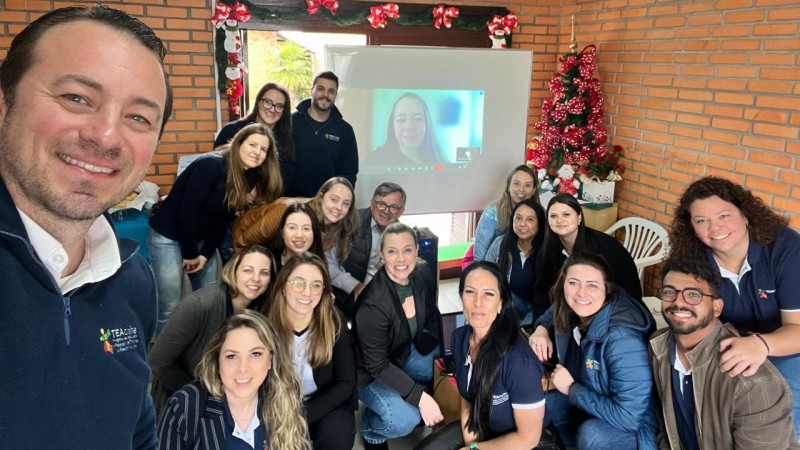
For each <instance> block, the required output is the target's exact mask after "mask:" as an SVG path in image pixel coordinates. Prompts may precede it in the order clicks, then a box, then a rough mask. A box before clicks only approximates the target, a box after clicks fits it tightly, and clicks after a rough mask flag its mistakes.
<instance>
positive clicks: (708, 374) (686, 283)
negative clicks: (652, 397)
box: [650, 259, 800, 450]
mask: <svg viewBox="0 0 800 450" xmlns="http://www.w3.org/2000/svg"><path fill="white" fill-rule="evenodd" d="M720 284H721V281H720V276H719V272H718V271H716V270H714V269H712V268H711V266H710V265H709V264H708V262H707V261H700V260H697V261H693V260H683V259H669V260H667V261H666V262H665V263H664V268H663V269H662V272H661V285H662V287H661V289H659V290H658V297H659V298H660V299H661V313H662V314H663V315H664V319H665V320H666V322H667V324H668V325H669V327H668V328H664V329H661V330H659V331H657V332H656V333H654V334H653V336H652V337H651V339H650V366H651V368H652V369H653V380H654V382H655V384H656V390H657V392H658V397H659V398H660V403H661V404H660V405H659V406H660V407H657V408H656V409H657V411H658V413H659V414H658V417H659V434H658V440H659V445H660V447H661V448H671V449H684V450H697V449H710V448H731V449H732V448H758V449H760V450H764V449H775V450H777V449H800V444H798V442H797V438H796V434H795V430H794V424H793V423H792V397H791V393H790V391H789V387H788V385H787V384H786V381H785V380H784V379H783V377H782V376H781V374H780V372H778V370H777V369H776V368H775V366H774V365H772V363H771V362H769V361H766V362H765V363H764V364H763V365H762V366H761V367H759V369H758V371H757V372H756V373H755V374H754V375H753V376H750V377H745V376H744V375H737V376H735V377H732V376H730V375H729V374H727V373H725V372H722V371H721V370H720V355H721V353H720V349H721V348H722V347H723V346H724V343H722V344H721V342H722V341H723V340H725V339H727V338H730V337H736V336H738V335H739V334H738V333H737V331H736V328H735V327H733V326H731V325H730V324H726V325H723V324H722V322H720V320H719V319H718V317H719V315H720V313H721V312H722V306H723V299H722V298H721V295H720ZM749 339H753V340H756V341H759V342H760V343H761V345H764V346H766V347H767V351H769V347H768V345H767V342H766V341H765V340H764V339H763V338H762V337H761V336H760V335H758V334H752V335H751V336H750V337H749ZM726 356H727V354H726Z"/></svg>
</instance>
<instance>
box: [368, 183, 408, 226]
mask: <svg viewBox="0 0 800 450" xmlns="http://www.w3.org/2000/svg"><path fill="white" fill-rule="evenodd" d="M381 202H383V203H385V204H386V205H387V207H386V208H385V209H384V210H383V211H381V210H380V208H379V207H378V206H379V205H380V203H381ZM392 209H394V210H395V212H392ZM404 209H405V207H404V206H403V195H402V194H401V193H399V192H392V193H391V194H388V195H384V196H383V197H380V196H378V197H375V198H374V199H373V200H372V202H370V211H371V212H372V218H373V219H375V223H377V224H378V228H380V229H381V230H383V229H384V228H386V227H388V226H389V225H391V224H393V223H395V222H397V219H399V218H400V216H401V215H402V214H403V210H404Z"/></svg>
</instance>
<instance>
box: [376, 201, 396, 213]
mask: <svg viewBox="0 0 800 450" xmlns="http://www.w3.org/2000/svg"><path fill="white" fill-rule="evenodd" d="M372 203H375V206H376V207H377V208H378V211H386V210H387V209H388V210H389V212H390V213H392V214H397V213H399V212H400V210H401V209H403V207H402V206H400V205H390V204H388V203H386V202H384V201H380V200H378V201H375V200H373V201H372Z"/></svg>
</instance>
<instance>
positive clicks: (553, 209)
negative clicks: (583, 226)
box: [547, 203, 581, 239]
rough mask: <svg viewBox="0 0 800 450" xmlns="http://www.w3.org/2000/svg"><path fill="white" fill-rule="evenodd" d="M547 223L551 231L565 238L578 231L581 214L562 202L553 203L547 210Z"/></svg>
mask: <svg viewBox="0 0 800 450" xmlns="http://www.w3.org/2000/svg"><path fill="white" fill-rule="evenodd" d="M547 223H548V225H549V226H550V229H551V230H552V231H553V233H555V234H557V235H558V236H559V237H560V238H562V239H565V238H568V237H572V236H574V235H576V234H577V233H578V225H579V224H580V223H581V214H578V213H576V212H575V210H573V209H572V208H570V207H569V205H565V204H563V203H553V204H552V205H551V206H550V209H549V210H548V211H547Z"/></svg>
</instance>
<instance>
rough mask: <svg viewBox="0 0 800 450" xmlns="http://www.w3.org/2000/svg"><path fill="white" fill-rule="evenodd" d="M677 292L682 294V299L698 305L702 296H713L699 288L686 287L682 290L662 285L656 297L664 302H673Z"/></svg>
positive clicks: (676, 297)
mask: <svg viewBox="0 0 800 450" xmlns="http://www.w3.org/2000/svg"><path fill="white" fill-rule="evenodd" d="M678 293H680V294H681V295H682V296H683V301H685V302H686V303H688V304H690V305H699V304H700V302H702V301H703V297H711V298H714V296H713V295H710V294H706V293H704V292H703V291H701V290H700V289H695V288H686V289H683V290H678V289H675V288H674V287H669V286H667V287H662V288H661V289H659V290H658V298H659V299H661V300H662V301H665V302H670V303H672V302H674V301H675V300H677V299H678Z"/></svg>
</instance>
